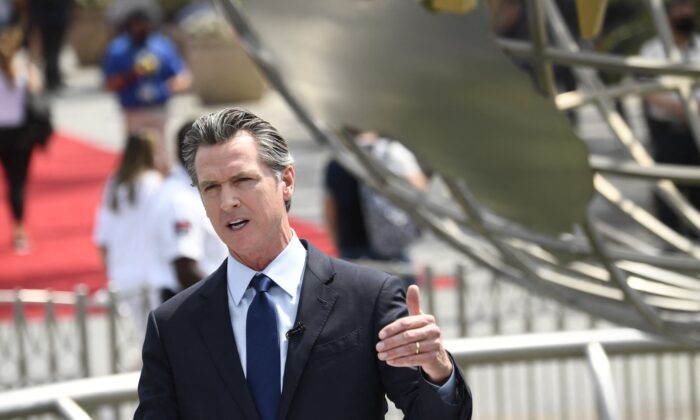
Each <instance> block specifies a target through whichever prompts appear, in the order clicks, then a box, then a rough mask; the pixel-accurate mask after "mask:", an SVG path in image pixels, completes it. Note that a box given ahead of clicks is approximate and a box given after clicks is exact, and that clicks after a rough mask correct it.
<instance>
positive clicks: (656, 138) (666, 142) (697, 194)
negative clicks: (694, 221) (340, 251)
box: [647, 118, 700, 238]
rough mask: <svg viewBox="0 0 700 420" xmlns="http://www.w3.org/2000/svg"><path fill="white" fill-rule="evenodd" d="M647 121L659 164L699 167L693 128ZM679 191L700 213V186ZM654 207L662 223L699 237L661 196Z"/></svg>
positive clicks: (679, 187) (683, 186) (655, 200)
mask: <svg viewBox="0 0 700 420" xmlns="http://www.w3.org/2000/svg"><path fill="white" fill-rule="evenodd" d="M647 122H648V125H649V131H650V134H651V144H652V148H653V151H654V159H656V162H658V163H672V164H676V165H688V166H700V153H698V148H697V146H696V144H695V140H694V139H693V133H692V132H691V131H690V127H688V126H687V125H682V124H671V123H667V122H661V121H657V120H654V119H651V118H649V119H648V120H647ZM678 190H679V191H680V192H681V193H682V194H683V195H684V196H685V197H686V198H687V199H688V201H689V202H690V204H691V205H693V207H695V208H696V209H699V210H700V187H698V186H692V187H691V186H685V185H679V186H678ZM654 204H655V207H656V216H657V217H658V219H659V220H660V221H661V222H663V223H664V224H666V225H668V226H669V227H670V228H672V229H675V230H676V231H678V232H679V233H681V234H683V235H685V236H688V237H693V238H696V237H697V234H695V232H694V231H692V230H691V229H690V228H689V227H688V226H686V224H685V223H683V221H682V220H681V219H680V218H679V217H678V216H676V213H675V212H674V211H673V210H671V208H670V207H669V206H668V205H667V204H666V203H665V202H664V201H663V200H661V198H660V197H659V196H658V195H655V196H654Z"/></svg>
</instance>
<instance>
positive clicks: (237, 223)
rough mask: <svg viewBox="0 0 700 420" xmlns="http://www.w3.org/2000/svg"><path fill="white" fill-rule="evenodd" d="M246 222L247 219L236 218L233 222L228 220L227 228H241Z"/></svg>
mask: <svg viewBox="0 0 700 420" xmlns="http://www.w3.org/2000/svg"><path fill="white" fill-rule="evenodd" d="M247 224H248V220H247V219H238V220H234V221H233V222H230V223H229V224H228V228H229V229H231V230H240V229H243V228H244V227H245V225H247Z"/></svg>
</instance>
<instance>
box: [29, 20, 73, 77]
mask: <svg viewBox="0 0 700 420" xmlns="http://www.w3.org/2000/svg"><path fill="white" fill-rule="evenodd" d="M37 26H38V28H37V29H38V30H39V33H40V34H41V52H42V56H43V59H44V81H45V83H46V88H47V89H49V90H53V89H56V88H59V87H60V86H61V85H62V84H63V77H62V75H61V68H60V66H59V58H60V55H61V48H63V41H64V39H65V37H66V32H67V30H68V26H67V25H64V24H42V25H37Z"/></svg>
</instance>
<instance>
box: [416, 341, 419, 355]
mask: <svg viewBox="0 0 700 420" xmlns="http://www.w3.org/2000/svg"><path fill="white" fill-rule="evenodd" d="M416 354H420V342H419V341H416Z"/></svg>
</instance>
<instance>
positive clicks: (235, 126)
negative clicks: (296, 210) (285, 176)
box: [181, 108, 294, 211]
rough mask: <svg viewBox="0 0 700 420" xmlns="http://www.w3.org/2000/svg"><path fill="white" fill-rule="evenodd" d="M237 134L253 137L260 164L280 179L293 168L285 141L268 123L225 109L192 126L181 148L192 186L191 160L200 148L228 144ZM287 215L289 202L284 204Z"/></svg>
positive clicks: (193, 173)
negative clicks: (245, 133)
mask: <svg viewBox="0 0 700 420" xmlns="http://www.w3.org/2000/svg"><path fill="white" fill-rule="evenodd" d="M239 131H246V132H248V133H249V134H250V135H252V136H253V138H254V139H255V141H256V143H257V145H258V155H259V157H260V160H261V161H262V162H263V163H264V164H266V165H267V166H268V167H269V168H270V169H272V171H273V172H274V173H275V175H276V176H277V179H278V180H281V179H282V172H283V171H284V169H285V168H287V167H288V166H290V165H292V164H294V159H293V158H292V155H291V153H290V152H289V146H288V145H287V141H286V140H285V139H284V138H282V136H281V135H280V133H279V132H278V131H277V129H276V128H275V127H273V126H272V125H271V124H270V123H268V122H267V121H265V120H263V119H262V118H260V117H258V116H257V115H255V114H253V113H252V112H250V111H247V110H245V109H243V108H224V109H222V110H220V111H217V112H212V113H210V114H205V115H202V116H201V117H199V118H197V120H196V121H195V122H194V124H192V128H191V129H190V130H189V131H188V132H187V134H186V135H185V140H184V143H183V145H182V150H181V153H182V158H183V161H184V164H185V169H186V170H187V173H188V174H189V175H190V178H192V183H193V184H194V185H195V186H197V185H198V181H197V173H196V171H195V168H194V159H195V157H196V155H197V150H198V149H199V146H202V145H207V146H211V145H215V144H223V143H226V142H227V141H230V140H231V139H232V138H233V137H234V136H235V135H236V133H238V132H239ZM285 206H286V207H287V211H289V208H290V207H291V200H288V201H286V202H285Z"/></svg>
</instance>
